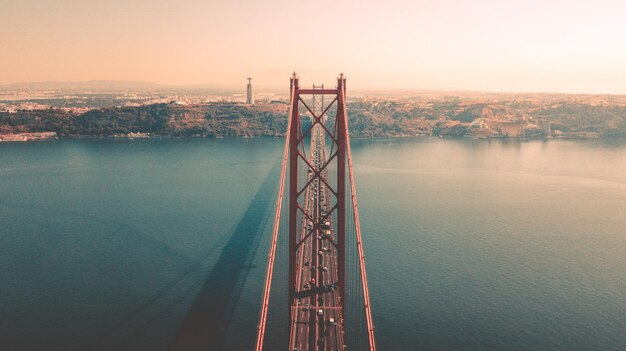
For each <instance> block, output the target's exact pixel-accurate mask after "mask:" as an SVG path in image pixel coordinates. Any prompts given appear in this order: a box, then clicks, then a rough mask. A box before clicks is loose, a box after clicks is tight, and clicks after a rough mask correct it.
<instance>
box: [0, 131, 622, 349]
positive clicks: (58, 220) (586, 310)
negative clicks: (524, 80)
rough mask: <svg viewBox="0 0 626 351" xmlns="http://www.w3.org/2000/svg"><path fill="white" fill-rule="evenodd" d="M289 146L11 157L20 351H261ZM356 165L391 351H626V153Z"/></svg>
mask: <svg viewBox="0 0 626 351" xmlns="http://www.w3.org/2000/svg"><path fill="white" fill-rule="evenodd" d="M282 142H283V141H282V140H280V139H218V140H134V141H120V140H63V141H50V142H37V143H10V144H8V143H4V144H0V223H1V227H0V287H1V289H0V343H1V344H2V349H7V350H136V349H150V350H165V349H167V348H168V347H169V346H170V345H184V340H189V339H190V338H194V337H198V335H200V338H202V337H203V336H204V335H210V336H211V338H210V340H211V341H210V343H208V344H207V345H205V346H206V347H207V348H209V349H219V348H222V349H227V350H237V349H250V348H251V346H252V345H253V342H254V337H255V335H254V334H255V331H256V321H257V316H258V310H259V300H260V296H261V293H262V291H261V289H262V283H263V276H264V273H265V270H264V267H265V260H266V255H267V250H268V245H269V233H270V230H271V225H272V223H271V222H272V217H273V214H272V209H271V208H272V207H273V203H274V201H275V196H276V189H277V181H278V173H279V166H280V165H279V159H280V155H281V152H282V145H283V144H282ZM353 153H354V155H353V156H354V163H355V167H356V168H355V171H356V177H357V179H356V180H357V188H358V194H359V208H360V210H361V220H362V226H363V235H364V242H365V249H366V254H367V264H368V274H369V278H370V289H371V292H370V293H371V296H372V306H373V311H374V320H375V324H376V337H377V341H378V347H379V349H380V350H469V349H487V350H538V349H541V350H592V349H597V350H624V349H625V348H626V269H625V268H624V267H626V145H621V144H607V143H603V142H598V141H592V142H583V141H558V140H553V141H549V142H540V141H532V142H518V141H513V142H506V141H498V142H487V141H474V140H466V139H462V140H440V139H436V138H418V139H391V140H390V139H384V140H353ZM194 325H203V326H211V328H210V329H209V330H208V331H206V329H200V330H196V329H197V328H196V329H194V327H193V326H194ZM205 331H206V333H205ZM205 340H206V339H205Z"/></svg>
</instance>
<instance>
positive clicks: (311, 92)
mask: <svg viewBox="0 0 626 351" xmlns="http://www.w3.org/2000/svg"><path fill="white" fill-rule="evenodd" d="M320 94H323V95H337V89H300V95H320Z"/></svg>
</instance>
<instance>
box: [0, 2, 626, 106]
mask: <svg viewBox="0 0 626 351" xmlns="http://www.w3.org/2000/svg"><path fill="white" fill-rule="evenodd" d="M624 13H626V4H624V3H622V2H619V1H611V0H601V1H596V2H595V3H590V2H583V1H560V0H549V1H534V0H533V1H526V2H524V3H519V2H514V1H493V0H477V1H474V2H471V3H466V2H462V1H451V0H443V1H437V2H433V1H428V2H427V1H402V0H391V1H387V2H384V3H378V2H372V1H367V2H363V1H361V2H356V1H347V2H342V3H335V2H332V1H318V2H316V3H308V2H298V3H292V2H289V1H287V0H278V1H274V2H272V3H269V4H268V3H260V2H254V1H251V0H240V1H221V0H220V1H199V0H192V1H188V2H186V3H185V4H184V5H180V4H179V3H176V2H173V1H166V0H156V1H145V0H137V1H131V2H125V1H121V0H112V1H109V2H96V1H93V0H83V1H78V0H65V1H63V0H52V1H47V2H44V3H42V2H37V1H34V0H26V1H21V2H15V1H12V2H10V1H6V0H5V1H2V2H1V3H0V30H1V31H2V33H4V35H3V36H1V37H0V47H2V48H3V49H4V50H3V52H2V54H0V59H1V61H0V84H11V83H19V82H40V81H91V80H120V81H145V82H155V83H158V84H163V85H194V84H207V83H212V84H215V85H227V86H237V85H242V86H243V85H244V84H245V77H247V76H252V77H254V78H255V80H254V83H256V84H257V85H258V86H268V87H280V86H283V85H286V84H287V83H286V82H287V79H288V77H289V75H290V74H291V72H292V71H294V70H295V71H297V72H298V73H299V75H300V77H301V78H302V79H301V81H302V84H305V85H308V84H311V83H314V82H315V83H332V82H334V79H335V77H336V76H337V74H338V73H339V72H344V73H345V74H346V75H347V76H348V77H349V79H350V81H349V84H350V88H351V89H363V90H368V89H381V90H383V89H415V90H421V89H425V90H471V91H494V92H498V91H502V92H564V93H612V94H626V65H625V64H624V62H626V46H624V45H623V44H622V41H623V38H624V37H625V36H626V21H624V20H623V14H624Z"/></svg>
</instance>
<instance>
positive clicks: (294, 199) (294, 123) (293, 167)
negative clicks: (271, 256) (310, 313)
mask: <svg viewBox="0 0 626 351" xmlns="http://www.w3.org/2000/svg"><path fill="white" fill-rule="evenodd" d="M298 90H299V86H298V77H297V76H296V74H295V73H294V74H293V76H292V78H291V91H292V93H291V95H292V97H291V99H292V100H291V113H290V117H289V120H290V125H289V129H290V135H289V138H287V140H288V142H289V286H288V289H289V304H288V313H289V319H288V320H289V324H290V325H291V306H292V305H293V303H294V301H295V296H296V271H297V267H296V250H297V245H298V237H297V234H298V233H297V232H298V206H297V204H298V195H299V194H298V155H299V154H300V153H299V152H298V144H299V143H298V132H299V131H300V111H299V107H298V106H299V100H300V99H299V91H298ZM309 167H310V165H309Z"/></svg>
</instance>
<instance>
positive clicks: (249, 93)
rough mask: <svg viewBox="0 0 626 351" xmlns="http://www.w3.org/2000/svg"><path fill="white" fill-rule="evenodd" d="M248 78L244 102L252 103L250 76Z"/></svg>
mask: <svg viewBox="0 0 626 351" xmlns="http://www.w3.org/2000/svg"><path fill="white" fill-rule="evenodd" d="M247 79H248V87H247V90H246V104H254V98H253V97H252V78H249V77H248V78H247Z"/></svg>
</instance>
